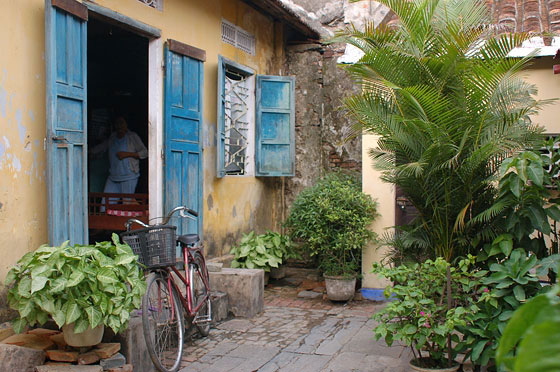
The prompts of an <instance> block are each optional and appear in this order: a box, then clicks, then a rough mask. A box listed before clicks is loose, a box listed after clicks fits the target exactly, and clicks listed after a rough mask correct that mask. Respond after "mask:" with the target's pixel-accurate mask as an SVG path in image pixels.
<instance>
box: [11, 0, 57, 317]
mask: <svg viewBox="0 0 560 372" xmlns="http://www.w3.org/2000/svg"><path fill="white" fill-rule="evenodd" d="M0 8H1V9H2V11H1V12H0V24H1V25H2V32H1V33H0V45H2V53H0V257H1V259H0V283H2V282H3V281H4V277H5V275H6V273H7V271H8V268H9V267H10V266H11V265H12V264H13V263H15V262H16V261H17V260H18V259H19V258H20V257H21V256H22V255H23V254H24V253H26V252H27V251H29V250H32V249H34V248H36V247H38V246H39V245H40V244H42V243H44V242H45V241H46V239H47V230H46V229H47V220H46V216H47V213H46V189H45V159H46V157H45V151H44V150H43V137H44V133H45V125H44V122H45V109H44V102H45V88H44V84H45V79H44V69H45V68H44V53H43V51H44V38H43V36H42V35H43V27H44V26H43V24H44V22H43V6H42V3H40V2H39V1H18V2H12V1H9V0H0ZM8 9H9V11H6V10H8ZM26 40H27V41H28V42H25V41H26ZM3 292H4V289H3V288H2V284H0V322H2V320H3V319H4V318H5V317H6V316H7V315H8V313H6V312H5V310H4V309H5V306H3V305H2V302H3V300H2V297H3Z"/></svg>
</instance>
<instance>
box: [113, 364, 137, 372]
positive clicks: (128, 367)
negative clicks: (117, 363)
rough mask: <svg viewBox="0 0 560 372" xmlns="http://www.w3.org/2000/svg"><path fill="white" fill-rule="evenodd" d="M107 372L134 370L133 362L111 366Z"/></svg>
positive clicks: (130, 371)
mask: <svg viewBox="0 0 560 372" xmlns="http://www.w3.org/2000/svg"><path fill="white" fill-rule="evenodd" d="M107 372H132V364H125V365H124V366H122V367H119V368H110V369H108V370H107Z"/></svg>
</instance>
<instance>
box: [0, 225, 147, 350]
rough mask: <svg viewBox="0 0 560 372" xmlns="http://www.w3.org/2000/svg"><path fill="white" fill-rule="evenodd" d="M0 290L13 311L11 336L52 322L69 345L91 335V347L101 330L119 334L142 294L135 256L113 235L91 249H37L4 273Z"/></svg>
mask: <svg viewBox="0 0 560 372" xmlns="http://www.w3.org/2000/svg"><path fill="white" fill-rule="evenodd" d="M6 285H10V286H11V288H10V290H9V291H8V304H9V306H10V307H11V308H12V309H14V310H16V311H18V312H19V317H18V318H17V319H16V320H14V321H13V328H14V330H15V331H16V332H21V331H22V330H23V329H24V327H25V326H26V325H30V326H33V325H35V324H44V323H45V322H46V321H47V320H49V318H52V319H53V320H54V321H55V323H56V324H57V325H58V326H59V327H61V328H62V329H63V332H64V337H65V339H66V342H68V341H70V343H69V344H70V345H72V346H87V345H83V344H82V341H80V340H78V341H73V340H75V337H74V334H81V333H83V332H84V331H86V330H87V331H88V332H94V333H97V335H96V336H95V337H93V339H97V342H95V340H93V341H90V342H94V344H95V343H98V342H99V341H100V338H101V336H102V335H103V332H102V329H103V327H102V326H103V325H106V326H108V327H110V328H111V329H112V330H113V331H114V332H115V333H117V332H119V331H120V330H122V329H124V328H125V327H126V325H127V322H128V319H129V317H130V313H131V312H132V310H134V309H137V308H139V307H140V301H141V297H142V295H143V294H144V291H145V289H146V284H145V281H144V278H143V275H142V271H141V270H140V268H139V267H138V264H137V256H135V255H134V254H133V253H132V250H131V249H130V247H129V246H128V245H126V244H121V243H120V242H119V238H118V236H117V235H116V234H113V241H112V242H101V243H96V244H95V245H74V246H71V245H69V244H68V242H67V241H66V242H64V243H62V244H61V245H59V246H57V247H49V246H47V245H42V246H41V247H39V248H38V249H37V250H35V251H34V252H29V253H27V254H26V255H24V256H23V257H22V258H21V259H20V260H19V261H18V263H17V264H16V265H15V266H14V267H13V268H12V269H10V271H9V272H8V274H7V277H6ZM99 329H101V336H99V333H100V332H99ZM85 338H88V337H87V336H86V337H85ZM86 343H88V342H86Z"/></svg>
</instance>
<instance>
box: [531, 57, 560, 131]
mask: <svg viewBox="0 0 560 372" xmlns="http://www.w3.org/2000/svg"><path fill="white" fill-rule="evenodd" d="M555 64H560V61H558V60H556V61H555V60H554V59H553V58H552V57H542V58H537V59H535V60H534V61H533V63H532V65H531V67H530V68H528V69H527V70H526V71H525V72H524V76H525V79H526V80H527V81H529V82H531V83H533V84H535V85H536V86H537V88H538V90H539V92H538V94H537V97H536V98H537V99H555V98H559V97H560V75H554V74H553V73H552V66H553V65H555ZM533 122H535V123H537V124H539V125H541V126H543V127H544V128H545V130H546V132H547V133H554V134H560V101H557V102H554V103H553V104H551V105H547V106H545V107H544V108H543V110H542V111H541V112H540V113H539V114H537V115H535V116H534V117H533Z"/></svg>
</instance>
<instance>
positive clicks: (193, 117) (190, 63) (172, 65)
mask: <svg viewBox="0 0 560 372" xmlns="http://www.w3.org/2000/svg"><path fill="white" fill-rule="evenodd" d="M202 77H203V64H202V62H201V61H199V60H197V59H194V58H190V57H187V56H185V55H182V54H179V53H176V52H172V51H170V50H169V49H168V48H167V47H166V48H165V89H164V94H165V96H164V127H165V129H164V136H165V137H164V213H165V214H167V213H169V211H170V210H171V209H173V208H175V207H176V206H179V205H185V206H187V207H189V208H191V209H193V210H195V211H197V212H198V217H197V220H196V221H193V220H191V219H188V218H181V219H179V220H175V221H172V224H174V225H176V226H177V227H178V228H177V233H178V234H199V235H201V233H202V229H201V228H202V213H201V212H202V210H201V204H202V147H201V140H200V138H201V125H202Z"/></svg>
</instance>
